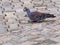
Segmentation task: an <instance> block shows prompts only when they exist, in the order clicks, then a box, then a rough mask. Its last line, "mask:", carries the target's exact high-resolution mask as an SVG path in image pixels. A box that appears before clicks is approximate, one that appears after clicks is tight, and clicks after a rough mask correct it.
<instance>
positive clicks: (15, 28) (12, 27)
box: [8, 23, 18, 31]
mask: <svg viewBox="0 0 60 45" xmlns="http://www.w3.org/2000/svg"><path fill="white" fill-rule="evenodd" d="M17 29H18V24H17V23H16V24H10V25H9V29H8V30H9V31H13V30H17Z"/></svg>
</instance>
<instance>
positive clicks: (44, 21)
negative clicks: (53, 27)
mask: <svg viewBox="0 0 60 45" xmlns="http://www.w3.org/2000/svg"><path fill="white" fill-rule="evenodd" d="M55 21H56V20H43V21H39V22H36V21H34V22H32V21H28V23H46V22H51V23H53V22H55Z"/></svg>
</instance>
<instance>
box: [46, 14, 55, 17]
mask: <svg viewBox="0 0 60 45" xmlns="http://www.w3.org/2000/svg"><path fill="white" fill-rule="evenodd" d="M46 17H47V18H55V17H56V16H54V15H53V14H47V16H46Z"/></svg>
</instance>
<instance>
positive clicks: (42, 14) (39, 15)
mask: <svg viewBox="0 0 60 45" xmlns="http://www.w3.org/2000/svg"><path fill="white" fill-rule="evenodd" d="M45 15H46V14H45V13H40V12H37V11H36V12H32V16H33V17H42V16H45Z"/></svg>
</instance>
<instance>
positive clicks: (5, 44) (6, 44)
mask: <svg viewBox="0 0 60 45" xmlns="http://www.w3.org/2000/svg"><path fill="white" fill-rule="evenodd" d="M3 45H13V44H12V43H4V44H3Z"/></svg>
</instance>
